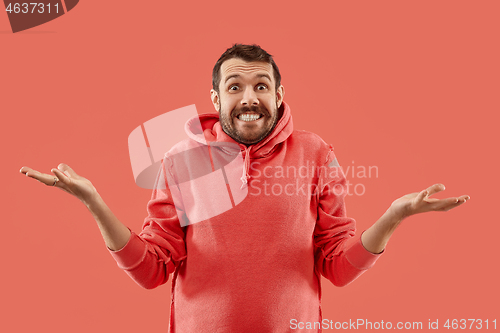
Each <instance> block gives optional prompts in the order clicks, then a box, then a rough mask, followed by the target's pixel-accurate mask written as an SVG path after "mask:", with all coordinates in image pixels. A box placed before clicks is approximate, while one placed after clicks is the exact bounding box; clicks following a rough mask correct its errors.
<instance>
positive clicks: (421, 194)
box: [416, 190, 429, 202]
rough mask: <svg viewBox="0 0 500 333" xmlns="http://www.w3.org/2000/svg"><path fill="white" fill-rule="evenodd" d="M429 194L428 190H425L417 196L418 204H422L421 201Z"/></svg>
mask: <svg viewBox="0 0 500 333" xmlns="http://www.w3.org/2000/svg"><path fill="white" fill-rule="evenodd" d="M428 194H429V192H428V191H427V190H423V191H421V192H420V193H419V194H418V195H417V198H416V199H417V202H420V201H423V200H424V199H425V198H426V197H427V195H428Z"/></svg>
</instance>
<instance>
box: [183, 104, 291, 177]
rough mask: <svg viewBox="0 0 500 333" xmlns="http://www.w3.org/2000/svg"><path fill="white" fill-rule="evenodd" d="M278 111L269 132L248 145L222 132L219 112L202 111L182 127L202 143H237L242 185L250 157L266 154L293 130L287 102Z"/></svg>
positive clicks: (248, 167) (192, 137)
mask: <svg viewBox="0 0 500 333" xmlns="http://www.w3.org/2000/svg"><path fill="white" fill-rule="evenodd" d="M278 112H279V114H280V117H279V119H278V122H277V123H276V126H274V128H273V130H272V131H271V133H269V134H268V136H266V137H265V138H264V139H262V140H261V141H259V142H257V143H255V144H253V145H249V146H248V147H247V146H246V145H244V144H242V143H239V142H237V141H235V140H234V139H233V138H231V137H230V136H229V135H227V134H226V133H225V132H224V130H223V129H222V126H221V124H220V121H219V113H204V114H200V115H198V116H197V117H193V118H191V119H189V120H188V121H187V122H186V124H185V127H184V129H185V131H186V133H187V135H188V136H189V138H191V139H193V140H195V141H197V142H199V143H201V144H204V145H216V143H218V142H230V143H234V144H235V145H238V146H239V147H240V151H241V153H242V155H243V159H244V163H243V170H242V177H241V181H242V186H244V185H246V184H247V182H248V179H249V178H250V174H249V169H250V159H255V158H262V157H265V156H268V155H269V154H271V153H272V152H273V151H274V150H275V148H276V147H277V145H279V144H280V143H282V142H284V141H285V140H286V139H288V137H289V136H290V135H291V134H292V132H293V122H292V114H291V112H290V107H289V106H288V104H286V103H285V102H283V103H282V105H281V106H280V107H279V109H278Z"/></svg>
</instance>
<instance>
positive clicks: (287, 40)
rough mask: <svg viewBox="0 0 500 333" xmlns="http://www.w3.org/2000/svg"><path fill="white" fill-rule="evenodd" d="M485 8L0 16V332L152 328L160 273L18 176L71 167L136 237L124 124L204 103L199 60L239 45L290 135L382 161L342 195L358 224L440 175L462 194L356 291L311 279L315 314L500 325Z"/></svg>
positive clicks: (161, 292) (426, 218)
mask: <svg viewBox="0 0 500 333" xmlns="http://www.w3.org/2000/svg"><path fill="white" fill-rule="evenodd" d="M499 10H500V3H499V2H498V1H493V0H489V1H488V0H485V1H475V2H472V1H429V0H426V1H418V2H410V1H399V0H391V1H389V0H382V1H371V0H370V1H366V0H363V1H361V0H360V1H352V2H347V1H309V2H307V3H306V2H296V3H294V2H292V1H252V2H234V1H233V2H221V1H197V2H193V1H158V2H153V3H151V2H145V3H142V2H135V3H134V2H125V1H117V0H110V1H97V0H86V1H81V2H80V3H79V4H78V6H76V7H75V8H74V9H73V10H72V11H71V12H70V13H68V14H66V15H64V16H62V17H60V18H58V19H56V20H54V21H51V22H48V23H46V24H44V25H41V26H38V27H36V28H33V29H30V30H27V31H24V32H19V33H16V34H13V33H12V31H11V30H10V26H9V22H8V19H7V14H6V13H5V12H4V11H2V12H0V45H1V53H0V66H1V69H0V110H1V113H2V124H3V126H4V127H3V130H2V131H1V132H0V139H1V140H0V142H1V143H0V144H1V151H2V155H3V158H2V160H3V162H2V164H1V166H0V168H1V169H0V171H1V175H2V176H3V180H2V189H3V191H2V194H1V203H0V204H1V212H2V216H3V224H2V225H3V227H2V233H3V236H2V237H1V238H2V241H1V242H0V256H1V258H0V262H1V264H2V270H1V272H2V274H1V277H0V279H1V280H0V281H1V284H0V294H1V295H2V296H1V299H2V301H1V303H0V304H1V305H0V306H1V308H0V331H2V332H51V333H56V332H65V333H66V332H73V333H79V332H106V331H109V332H122V333H132V332H166V331H167V327H168V315H169V302H170V281H169V282H168V283H167V284H166V285H163V286H161V287H159V288H158V289H155V290H144V289H141V288H140V287H139V286H137V285H136V284H135V283H134V282H133V281H132V280H131V279H130V278H129V277H128V276H127V275H126V274H125V273H124V272H123V271H121V270H120V269H119V268H118V267H117V266H116V264H115V262H114V260H113V259H112V258H111V256H110V255H109V254H108V252H107V250H106V247H105V245H104V242H103V240H102V238H101V235H100V233H99V230H98V228H97V226H96V223H95V221H94V220H93V218H92V216H91V214H90V213H89V212H88V211H87V209H86V208H85V207H84V206H83V205H82V204H81V203H80V202H79V201H78V200H76V199H75V198H73V197H71V196H70V195H68V194H66V193H65V192H63V191H61V190H59V189H54V188H48V187H45V186H43V185H42V184H40V183H38V182H36V181H34V180H32V179H28V178H26V177H24V176H23V175H22V174H20V173H19V169H20V168H21V167H22V166H29V167H32V168H35V169H37V170H40V171H42V172H50V169H51V168H53V167H57V165H58V164H59V163H61V162H64V163H67V164H68V165H70V166H72V167H73V168H74V170H75V171H76V172H77V173H79V174H81V175H83V176H85V177H87V178H88V179H90V180H91V181H92V182H93V184H94V185H95V186H96V188H97V189H98V190H99V192H100V193H101V195H102V197H103V198H104V200H105V201H106V202H107V204H108V205H109V206H110V208H111V209H112V210H113V211H114V212H115V214H116V215H117V216H118V218H119V219H120V220H121V221H122V222H124V223H125V224H126V225H127V226H129V227H130V228H131V229H132V230H134V231H136V232H139V231H140V229H141V225H142V222H143V220H144V218H145V216H146V203H147V202H148V200H149V198H150V195H151V191H150V190H146V189H141V188H139V187H138V186H137V185H136V184H135V183H134V179H133V176H132V170H131V166H130V160H129V155H128V146H127V138H128V135H129V133H130V132H131V131H132V130H133V129H134V128H136V127H137V126H139V125H140V124H142V123H144V122H145V121H147V120H149V119H151V118H153V117H155V116H158V115H160V114H163V113H165V112H167V111H170V110H174V109H177V108H180V107H183V106H186V105H190V104H196V106H197V109H198V112H200V113H202V112H212V111H213V107H212V105H211V102H210V94H209V90H210V88H211V70H212V67H213V65H214V63H215V61H216V60H217V59H218V57H219V56H220V54H222V52H224V50H225V49H226V48H228V47H230V46H231V45H232V43H235V42H240V43H257V44H259V45H261V46H262V47H263V48H264V49H266V50H268V51H269V52H270V53H271V54H273V55H274V57H275V60H276V62H277V64H278V66H279V67H280V70H281V73H282V75H283V82H282V83H283V85H284V87H285V89H286V95H285V101H286V102H287V103H288V104H289V105H290V106H291V109H292V115H293V119H294V124H295V128H296V129H303V130H308V131H312V132H315V133H317V134H319V135H320V136H321V137H322V138H323V139H324V140H325V141H327V142H329V143H331V144H332V145H333V146H334V147H335V153H336V155H337V157H338V160H339V163H340V164H341V165H342V166H344V167H346V166H351V167H354V166H356V167H362V166H364V167H368V166H376V167H377V169H378V174H377V175H376V176H375V175H374V174H372V176H371V177H366V178H363V177H357V176H356V174H354V175H352V174H348V175H347V178H348V179H349V180H350V181H351V182H352V183H353V184H362V187H363V189H364V193H363V194H362V195H356V194H353V195H352V196H350V197H348V198H347V201H346V204H347V212H348V215H349V216H351V217H354V218H355V219H356V220H357V222H358V232H360V231H362V230H364V229H366V228H368V227H369V226H370V225H371V224H372V223H374V222H375V221H376V220H377V219H378V218H379V217H380V216H381V215H382V214H383V213H384V211H385V210H386V209H387V208H388V207H389V206H390V204H391V202H392V201H393V200H395V199H397V198H399V197H400V196H402V195H404V194H407V193H411V192H417V191H420V190H422V189H424V188H426V187H428V186H430V185H432V184H435V183H443V184H444V185H445V186H446V190H445V191H444V192H442V193H439V194H436V195H435V197H437V198H445V197H449V196H459V195H462V194H468V195H469V196H470V197H471V200H470V201H469V202H467V203H465V204H464V205H462V206H460V207H459V208H457V209H455V210H451V211H449V212H431V213H426V214H422V215H418V216H413V217H410V218H409V219H407V220H405V222H404V224H403V225H401V226H400V227H399V228H398V230H397V231H396V233H395V234H394V236H393V238H392V239H391V241H390V243H389V245H388V247H387V249H386V253H385V254H384V255H383V257H382V258H380V260H379V261H378V262H377V264H376V265H375V267H373V268H372V269H371V270H370V271H368V272H366V273H365V274H364V275H363V276H361V277H360V278H359V279H358V280H356V281H355V282H353V283H352V284H350V285H348V286H346V287H343V288H337V287H334V286H333V285H332V284H331V283H330V282H329V281H328V280H325V279H323V280H322V285H323V298H322V299H323V317H324V318H327V319H329V320H333V321H334V322H335V321H340V322H343V321H349V320H354V321H355V320H357V319H365V320H369V321H372V322H380V321H382V320H383V321H384V322H387V321H391V322H393V323H394V325H395V324H396V323H397V322H400V321H401V322H406V321H410V322H414V321H420V322H422V323H423V324H424V328H425V327H426V325H427V324H428V321H429V320H431V321H436V320H439V325H440V330H443V331H447V330H446V329H445V328H443V327H442V325H443V324H444V322H445V321H446V320H447V319H468V318H475V319H482V320H486V319H488V320H489V322H490V327H489V329H490V330H491V329H492V326H491V321H492V320H494V319H497V320H498V319H500V316H499V312H498V309H499V307H498V299H499V296H500V295H499V288H498V284H497V283H498V281H499V280H500V273H499V269H498V255H499V249H498V245H497V241H498V234H499V231H500V227H499V218H498V212H497V211H496V207H497V205H498V202H497V203H495V202H496V199H495V198H496V197H497V196H498V188H497V187H496V186H498V185H499V176H498V170H499V158H498V150H497V149H498V148H497V145H498V143H499V142H500V135H499V131H498V129H497V127H498V120H499V116H498V114H499V111H500V98H499V91H500V81H499V79H498V78H499V77H500V62H499V61H498V59H500V44H499V43H498V41H499V40H500V20H498V13H499ZM495 151H496V152H497V153H495ZM351 170H352V169H351ZM359 186H361V185H359ZM360 190H361V188H360V187H358V193H359V191H360ZM193 315H196V314H193ZM483 330H485V327H484V325H483ZM328 331H329V330H325V332H328Z"/></svg>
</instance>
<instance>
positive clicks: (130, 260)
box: [106, 231, 147, 270]
mask: <svg viewBox="0 0 500 333" xmlns="http://www.w3.org/2000/svg"><path fill="white" fill-rule="evenodd" d="M106 248H107V249H108V251H109V253H110V254H111V256H112V257H113V258H114V259H115V260H116V263H117V264H118V267H120V268H121V269H124V270H131V269H134V268H135V267H136V266H137V265H139V264H140V263H141V262H142V260H143V259H144V257H145V256H146V252H147V248H146V245H145V244H144V242H143V241H142V240H141V238H140V237H139V236H137V234H135V233H134V232H133V231H131V232H130V238H129V240H128V242H127V244H125V246H124V247H122V248H121V249H119V250H117V251H113V250H111V249H110V248H108V247H107V246H106Z"/></svg>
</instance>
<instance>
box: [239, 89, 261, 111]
mask: <svg viewBox="0 0 500 333" xmlns="http://www.w3.org/2000/svg"><path fill="white" fill-rule="evenodd" d="M241 105H244V106H252V105H259V99H258V98H257V94H256V93H255V91H254V90H253V87H248V88H246V89H245V91H244V92H243V98H242V99H241Z"/></svg>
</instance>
